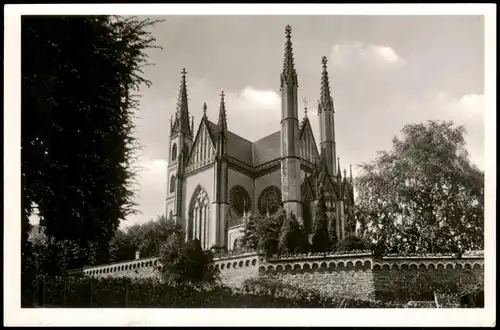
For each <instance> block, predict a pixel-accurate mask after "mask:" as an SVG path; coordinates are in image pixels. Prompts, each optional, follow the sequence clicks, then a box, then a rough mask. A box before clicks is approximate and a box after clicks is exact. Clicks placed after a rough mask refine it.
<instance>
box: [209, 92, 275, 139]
mask: <svg viewBox="0 0 500 330" xmlns="http://www.w3.org/2000/svg"><path fill="white" fill-rule="evenodd" d="M224 99H225V104H226V115H227V125H228V129H229V130H230V131H231V132H233V133H235V134H238V135H240V136H241V137H243V138H245V139H248V140H250V141H255V140H257V139H259V138H262V137H264V136H266V135H269V134H271V133H274V132H276V131H277V130H279V128H280V117H281V97H280V95H279V94H278V93H276V92H275V91H273V90H259V89H256V88H254V87H252V86H247V87H245V88H243V89H242V90H240V91H238V92H233V91H226V96H225V98H224ZM207 105H208V111H207V115H208V117H209V119H210V120H211V121H213V122H217V119H218V115H219V109H220V97H219V98H213V99H212V100H211V101H210V102H207Z"/></svg>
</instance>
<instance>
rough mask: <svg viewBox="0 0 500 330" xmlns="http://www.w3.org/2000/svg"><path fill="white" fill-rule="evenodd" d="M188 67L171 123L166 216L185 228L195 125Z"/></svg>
mask: <svg viewBox="0 0 500 330" xmlns="http://www.w3.org/2000/svg"><path fill="white" fill-rule="evenodd" d="M186 75H187V72H186V69H182V72H181V86H180V89H179V97H178V101H177V110H176V112H175V117H174V119H173V121H172V120H171V124H170V148H169V159H168V168H167V195H166V196H167V197H166V216H167V218H170V219H173V220H175V221H176V222H178V223H179V224H180V225H181V226H183V228H184V229H185V227H184V226H185V224H184V223H183V221H181V219H184V215H183V214H182V212H183V200H184V198H183V186H184V185H183V184H184V181H183V180H184V170H185V166H186V164H185V160H186V158H187V157H186V156H187V154H188V152H189V150H190V148H191V146H192V145H193V127H191V126H190V125H189V108H188V97H187V84H186Z"/></svg>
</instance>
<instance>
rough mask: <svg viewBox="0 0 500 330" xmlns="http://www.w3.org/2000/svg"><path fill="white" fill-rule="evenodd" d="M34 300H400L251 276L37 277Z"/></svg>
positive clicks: (194, 304) (191, 303) (222, 304)
mask: <svg viewBox="0 0 500 330" xmlns="http://www.w3.org/2000/svg"><path fill="white" fill-rule="evenodd" d="M35 285H36V286H38V288H39V290H38V294H37V295H36V296H35V297H34V301H33V302H34V305H38V306H43V307H57V308H61V307H68V308H89V307H90V308H99V307H101V308H113V307H115V308H127V307H130V308H199V307H203V308H376V307H380V308H388V307H402V305H396V304H390V303H382V302H375V301H362V300H354V299H343V298H328V297H324V296H322V295H321V294H319V293H318V292H315V291H312V290H304V289H299V288H296V287H292V286H289V285H285V284H280V283H275V282H272V281H266V280H259V279H256V280H252V281H247V282H246V283H245V286H244V288H242V289H241V290H237V291H235V290H231V289H229V288H227V287H224V286H222V285H220V284H216V285H211V286H210V287H205V288H204V289H201V288H199V287H194V286H191V285H181V286H177V287H173V286H171V285H167V284H162V283H160V282H159V281H158V280H154V279H129V278H100V279H97V278H74V277H73V278H72V277H69V278H39V279H38V280H37V281H36V283H35Z"/></svg>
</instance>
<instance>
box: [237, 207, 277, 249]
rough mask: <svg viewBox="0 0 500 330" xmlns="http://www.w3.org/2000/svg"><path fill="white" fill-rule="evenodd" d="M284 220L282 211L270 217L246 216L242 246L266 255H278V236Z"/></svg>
mask: <svg viewBox="0 0 500 330" xmlns="http://www.w3.org/2000/svg"><path fill="white" fill-rule="evenodd" d="M285 219H286V212H285V211H284V210H281V211H280V212H278V213H277V214H275V215H272V216H253V215H250V216H248V218H247V221H246V224H245V234H244V236H243V238H242V240H243V244H244V245H245V246H247V247H250V248H255V249H257V250H258V251H262V252H266V253H267V254H268V255H272V254H275V253H278V251H279V249H278V246H279V235H280V231H281V227H282V226H283V223H284V221H285Z"/></svg>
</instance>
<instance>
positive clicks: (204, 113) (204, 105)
mask: <svg viewBox="0 0 500 330" xmlns="http://www.w3.org/2000/svg"><path fill="white" fill-rule="evenodd" d="M206 116H207V103H206V102H204V103H203V117H206Z"/></svg>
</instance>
